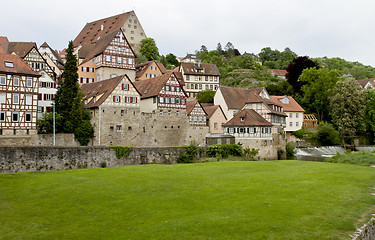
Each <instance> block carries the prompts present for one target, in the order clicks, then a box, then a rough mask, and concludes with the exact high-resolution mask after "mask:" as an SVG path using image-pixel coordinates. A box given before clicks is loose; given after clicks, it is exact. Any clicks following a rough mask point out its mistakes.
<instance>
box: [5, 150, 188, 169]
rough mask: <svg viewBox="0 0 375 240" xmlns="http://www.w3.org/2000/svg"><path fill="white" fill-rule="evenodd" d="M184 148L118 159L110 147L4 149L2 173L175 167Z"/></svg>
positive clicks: (134, 153) (133, 152) (140, 152)
mask: <svg viewBox="0 0 375 240" xmlns="http://www.w3.org/2000/svg"><path fill="white" fill-rule="evenodd" d="M182 151H185V148H184V147H144V148H132V149H131V150H130V152H129V154H128V155H127V156H123V157H121V158H117V157H116V150H115V149H112V148H109V147H0V173H13V172H28V171H47V170H68V169H79V168H100V167H104V166H105V167H120V166H126V165H140V164H154V163H155V164H173V163H176V162H177V159H178V158H179V156H180V155H181V152H182Z"/></svg>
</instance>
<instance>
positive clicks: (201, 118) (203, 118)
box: [190, 116, 206, 122]
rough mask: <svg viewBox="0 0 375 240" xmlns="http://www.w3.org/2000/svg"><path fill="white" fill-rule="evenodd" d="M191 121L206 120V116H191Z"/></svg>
mask: <svg viewBox="0 0 375 240" xmlns="http://www.w3.org/2000/svg"><path fill="white" fill-rule="evenodd" d="M190 121H191V122H206V117H205V116H190Z"/></svg>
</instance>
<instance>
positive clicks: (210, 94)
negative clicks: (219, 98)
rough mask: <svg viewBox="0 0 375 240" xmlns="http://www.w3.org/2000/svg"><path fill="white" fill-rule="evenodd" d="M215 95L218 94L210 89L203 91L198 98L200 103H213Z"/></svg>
mask: <svg viewBox="0 0 375 240" xmlns="http://www.w3.org/2000/svg"><path fill="white" fill-rule="evenodd" d="M215 93H216V92H215V91H214V90H210V89H207V90H203V91H200V92H199V93H198V94H197V97H196V98H197V100H198V101H199V102H200V103H213V102H214V96H215Z"/></svg>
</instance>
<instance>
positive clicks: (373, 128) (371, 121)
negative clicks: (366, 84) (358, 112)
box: [364, 91, 375, 144]
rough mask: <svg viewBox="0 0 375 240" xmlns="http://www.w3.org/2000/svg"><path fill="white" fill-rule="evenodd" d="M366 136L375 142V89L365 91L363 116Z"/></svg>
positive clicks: (371, 141)
mask: <svg viewBox="0 0 375 240" xmlns="http://www.w3.org/2000/svg"><path fill="white" fill-rule="evenodd" d="M364 127H365V131H366V136H367V138H368V139H369V141H370V143H371V144H374V143H375V91H366V114H365V118H364Z"/></svg>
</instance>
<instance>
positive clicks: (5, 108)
mask: <svg viewBox="0 0 375 240" xmlns="http://www.w3.org/2000/svg"><path fill="white" fill-rule="evenodd" d="M39 77H40V75H39V74H38V73H36V72H35V71H34V70H33V69H32V68H31V67H29V66H28V65H27V64H26V63H25V62H24V61H23V60H22V59H21V57H20V56H17V55H13V54H0V134H1V135H28V134H36V133H37V112H38V86H39Z"/></svg>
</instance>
